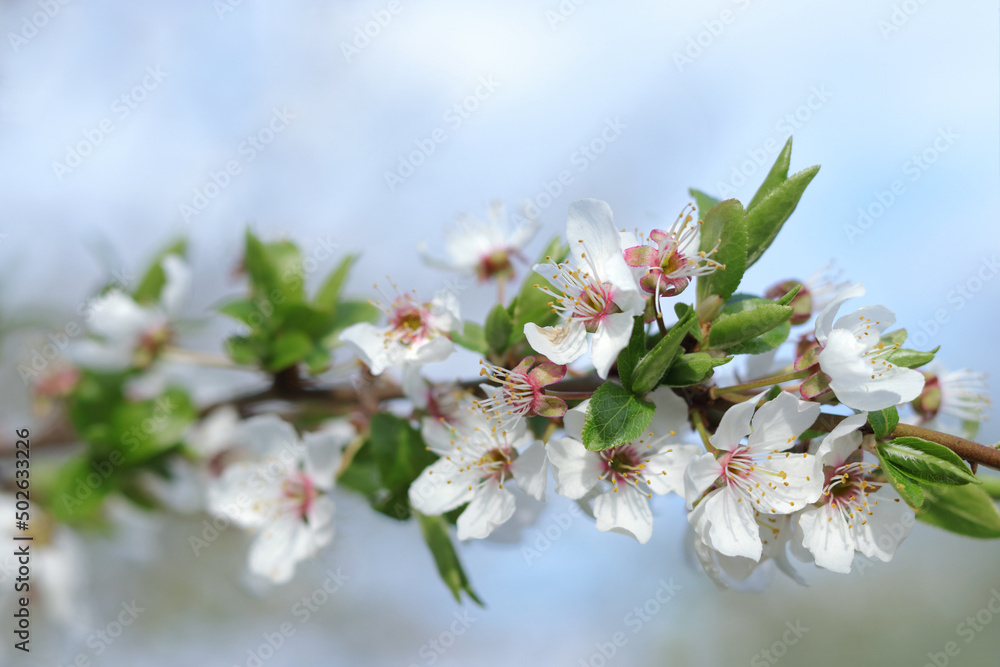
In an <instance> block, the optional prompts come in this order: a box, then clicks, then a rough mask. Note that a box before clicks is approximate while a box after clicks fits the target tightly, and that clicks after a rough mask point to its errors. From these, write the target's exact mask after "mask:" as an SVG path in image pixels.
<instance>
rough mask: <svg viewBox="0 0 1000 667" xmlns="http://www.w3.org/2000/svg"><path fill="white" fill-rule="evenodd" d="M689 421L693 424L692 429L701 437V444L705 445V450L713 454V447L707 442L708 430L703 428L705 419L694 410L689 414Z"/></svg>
mask: <svg viewBox="0 0 1000 667" xmlns="http://www.w3.org/2000/svg"><path fill="white" fill-rule="evenodd" d="M691 421H692V422H694V427H695V429H696V430H697V431H698V435H700V436H701V442H702V444H703V445H705V449H706V450H707V451H709V452H714V451H715V447H713V446H712V443H711V442H709V440H708V438H709V434H708V429H707V428H706V427H705V418H704V417H702V415H701V413H700V412H698V411H697V410H695V411H694V412H692V413H691Z"/></svg>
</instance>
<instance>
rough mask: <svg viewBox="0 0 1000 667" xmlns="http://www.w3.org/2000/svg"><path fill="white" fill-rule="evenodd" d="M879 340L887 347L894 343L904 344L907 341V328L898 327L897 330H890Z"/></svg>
mask: <svg viewBox="0 0 1000 667" xmlns="http://www.w3.org/2000/svg"><path fill="white" fill-rule="evenodd" d="M879 342H880V343H882V344H883V345H885V346H886V347H891V346H893V345H902V344H903V343H905V342H906V329H896V330H895V331H890V332H888V333H884V334H882V337H881V338H880V339H879Z"/></svg>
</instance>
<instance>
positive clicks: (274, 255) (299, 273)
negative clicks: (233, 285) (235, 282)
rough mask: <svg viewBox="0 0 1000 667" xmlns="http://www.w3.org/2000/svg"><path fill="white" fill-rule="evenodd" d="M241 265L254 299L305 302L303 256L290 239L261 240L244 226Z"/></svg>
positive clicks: (277, 301) (275, 302) (271, 301)
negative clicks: (248, 280)
mask: <svg viewBox="0 0 1000 667" xmlns="http://www.w3.org/2000/svg"><path fill="white" fill-rule="evenodd" d="M243 266H244V268H245V269H246V272H247V274H248V275H249V276H250V283H251V285H252V287H253V293H254V297H255V300H262V301H265V302H268V303H271V304H278V303H284V302H286V301H287V302H302V301H305V287H304V284H303V283H304V280H303V278H304V275H305V272H304V271H303V269H302V255H301V254H300V253H299V249H298V247H296V245H295V244H294V243H292V242H291V241H275V242H273V243H264V242H263V241H261V240H260V239H258V238H257V237H256V236H255V235H254V233H253V232H252V231H250V230H249V229H247V233H246V250H245V254H244V258H243Z"/></svg>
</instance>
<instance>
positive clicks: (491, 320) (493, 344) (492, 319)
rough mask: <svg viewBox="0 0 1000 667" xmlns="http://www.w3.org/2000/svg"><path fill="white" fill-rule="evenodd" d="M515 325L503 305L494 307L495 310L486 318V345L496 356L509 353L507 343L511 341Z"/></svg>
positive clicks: (499, 304)
mask: <svg viewBox="0 0 1000 667" xmlns="http://www.w3.org/2000/svg"><path fill="white" fill-rule="evenodd" d="M513 329H514V323H513V321H512V320H511V318H510V314H509V313H508V312H507V309H506V308H504V306H503V304H502V303H498V304H496V305H495V306H493V309H492V310H491V311H490V312H489V315H487V316H486V329H485V335H486V343H487V345H489V348H490V350H491V351H493V352H494V353H495V354H503V353H504V352H506V351H507V341H508V340H510V334H511V331H513Z"/></svg>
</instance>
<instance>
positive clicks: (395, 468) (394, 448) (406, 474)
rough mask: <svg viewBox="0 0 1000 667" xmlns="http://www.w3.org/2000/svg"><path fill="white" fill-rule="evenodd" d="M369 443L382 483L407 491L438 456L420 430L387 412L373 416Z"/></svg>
mask: <svg viewBox="0 0 1000 667" xmlns="http://www.w3.org/2000/svg"><path fill="white" fill-rule="evenodd" d="M368 443H369V445H370V446H371V448H372V456H373V457H374V459H375V463H376V465H377V466H378V470H379V474H380V475H381V478H382V485H383V486H384V487H385V488H387V489H390V490H403V491H405V490H406V489H407V488H409V486H410V484H411V483H412V482H413V480H414V479H416V478H417V475H419V474H420V473H421V472H422V471H423V469H424V468H426V467H427V466H429V465H430V464H432V463H434V461H435V460H436V459H437V457H436V456H434V454H433V453H431V452H430V451H428V450H427V447H426V446H425V445H424V440H423V438H422V437H421V436H420V431H418V430H416V429H414V428H413V427H412V426H410V423H409V422H408V421H406V420H405V419H402V418H400V417H397V416H395V415H392V414H389V413H387V412H379V413H378V414H376V415H375V416H374V417H372V422H371V437H370V438H369V440H368Z"/></svg>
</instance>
